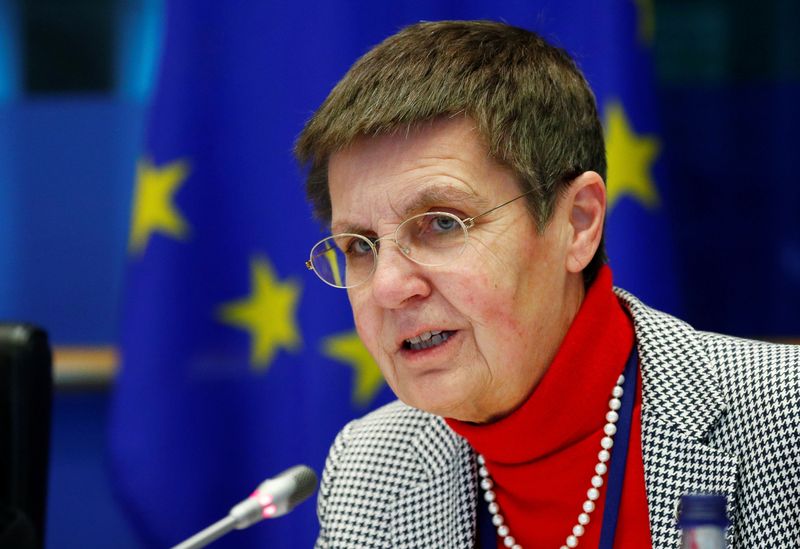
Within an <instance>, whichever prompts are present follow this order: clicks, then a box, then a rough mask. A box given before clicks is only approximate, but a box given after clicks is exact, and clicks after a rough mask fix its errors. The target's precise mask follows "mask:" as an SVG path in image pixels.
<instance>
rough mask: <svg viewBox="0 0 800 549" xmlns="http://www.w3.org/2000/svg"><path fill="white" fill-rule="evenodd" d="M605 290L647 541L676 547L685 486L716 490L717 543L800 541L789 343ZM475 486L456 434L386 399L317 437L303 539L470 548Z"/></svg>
mask: <svg viewBox="0 0 800 549" xmlns="http://www.w3.org/2000/svg"><path fill="white" fill-rule="evenodd" d="M615 291H616V292H617V295H618V296H619V297H620V299H621V300H622V302H623V303H624V304H625V305H626V306H627V308H628V309H629V311H630V313H631V315H632V317H633V320H634V325H635V330H636V337H637V342H638V347H639V357H640V361H641V368H642V386H643V404H642V450H643V458H644V470H645V485H646V489H647V501H648V505H649V513H650V529H651V535H652V540H653V547H654V548H655V549H662V548H677V547H679V545H680V533H679V531H678V529H677V528H676V526H675V515H676V509H677V502H678V500H679V498H680V496H681V495H682V494H686V493H689V492H716V493H724V494H726V495H727V497H728V504H729V515H730V518H731V521H732V526H731V528H730V530H729V532H728V539H729V543H730V545H731V546H735V547H737V548H751V547H752V548H759V549H760V548H773V547H774V548H781V549H783V548H790V547H800V347H797V346H789V345H776V344H769V343H761V342H756V341H750V340H745V339H738V338H733V337H728V336H723V335H718V334H712V333H705V332H698V331H696V330H694V329H693V328H692V327H691V326H689V325H688V324H686V323H684V322H682V321H681V320H678V319H676V318H674V317H671V316H669V315H666V314H664V313H661V312H659V311H655V310H653V309H651V308H649V307H647V306H646V305H644V304H643V303H641V302H640V301H639V300H638V299H636V298H635V297H633V296H632V295H631V294H629V293H627V292H625V291H623V290H615ZM587 481H588V477H587ZM477 499H478V498H477V485H476V469H475V455H474V452H473V451H472V449H471V448H470V447H469V445H468V444H467V443H466V441H464V440H463V439H462V438H461V437H459V436H458V435H456V434H455V433H454V432H453V431H451V430H450V428H449V427H448V426H447V425H446V424H445V422H444V421H443V420H442V419H441V418H440V417H438V416H434V415H431V414H428V413H425V412H422V411H419V410H416V409H414V408H410V407H408V406H406V405H404V404H402V403H400V402H395V403H392V404H389V405H387V406H384V407H383V408H381V409H379V410H376V411H375V412H372V413H371V414H369V415H367V416H365V417H363V418H361V419H358V420H355V421H353V422H351V423H350V424H348V425H347V426H346V427H345V428H344V429H343V430H342V431H341V432H340V433H339V435H338V436H337V438H336V441H335V442H334V444H333V446H332V447H331V450H330V454H329V456H328V460H327V463H326V466H325V472H324V474H323V476H322V487H321V489H320V493H319V500H318V509H317V510H318V514H319V520H320V533H319V538H318V540H317V544H316V547H317V549H323V548H331V549H333V548H335V549H346V548H352V549H366V548H387V547H393V548H408V549H411V548H415V549H418V548H423V549H428V548H437V549H440V548H453V549H455V548H463V549H467V548H472V547H474V546H475V539H476V504H477Z"/></svg>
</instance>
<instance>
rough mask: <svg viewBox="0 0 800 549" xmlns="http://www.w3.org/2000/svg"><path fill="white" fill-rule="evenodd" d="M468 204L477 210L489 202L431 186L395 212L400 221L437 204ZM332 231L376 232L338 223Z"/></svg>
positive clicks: (463, 193) (450, 189) (441, 187)
mask: <svg viewBox="0 0 800 549" xmlns="http://www.w3.org/2000/svg"><path fill="white" fill-rule="evenodd" d="M465 202H468V203H469V204H470V205H471V206H473V207H474V208H477V209H485V208H486V207H488V201H487V200H486V199H485V198H484V197H482V196H478V195H477V194H475V193H473V192H471V191H467V190H463V189H459V188H456V187H452V186H441V185H431V186H430V187H427V188H426V189H423V190H422V191H421V192H419V193H417V194H415V195H414V196H412V197H411V198H409V199H408V201H406V202H405V203H404V204H402V206H401V207H400V208H398V209H396V210H395V212H396V213H397V215H398V217H399V218H400V219H407V218H408V217H410V216H411V215H414V214H415V213H420V212H421V211H422V210H425V209H427V208H430V207H431V206H433V205H435V204H441V205H446V206H451V205H458V204H464V203H465ZM331 231H332V232H333V233H334V234H337V233H355V234H367V233H369V232H374V231H372V229H369V228H367V227H364V226H361V225H356V224H348V223H344V224H340V223H336V224H335V225H332V226H331Z"/></svg>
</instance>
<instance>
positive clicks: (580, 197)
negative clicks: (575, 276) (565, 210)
mask: <svg viewBox="0 0 800 549" xmlns="http://www.w3.org/2000/svg"><path fill="white" fill-rule="evenodd" d="M566 198H567V199H568V200H569V206H570V207H569V222H570V226H571V227H572V235H571V240H570V242H569V246H568V249H567V257H566V261H567V265H566V266H567V270H569V271H570V272H573V273H578V272H581V271H583V269H585V268H586V266H587V265H588V264H589V262H590V261H591V260H592V257H594V254H595V252H596V251H597V248H598V247H599V246H600V240H601V239H602V237H603V223H604V221H605V215H606V186H605V184H604V183H603V178H602V177H600V175H599V174H598V173H597V172H584V173H582V174H581V175H579V176H578V177H577V178H575V180H573V182H572V184H571V185H570V187H569V189H568V191H567V196H566Z"/></svg>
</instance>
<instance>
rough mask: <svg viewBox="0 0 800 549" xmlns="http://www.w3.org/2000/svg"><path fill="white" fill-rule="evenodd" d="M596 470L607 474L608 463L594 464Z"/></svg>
mask: <svg viewBox="0 0 800 549" xmlns="http://www.w3.org/2000/svg"><path fill="white" fill-rule="evenodd" d="M594 472H595V473H597V474H598V475H605V474H606V473H607V472H608V465H606V464H605V463H598V464H597V465H595V466H594Z"/></svg>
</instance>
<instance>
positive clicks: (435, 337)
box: [406, 330, 451, 351]
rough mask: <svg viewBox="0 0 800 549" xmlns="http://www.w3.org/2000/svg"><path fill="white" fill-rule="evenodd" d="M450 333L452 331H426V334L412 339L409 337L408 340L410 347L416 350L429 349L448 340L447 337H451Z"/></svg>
mask: <svg viewBox="0 0 800 549" xmlns="http://www.w3.org/2000/svg"><path fill="white" fill-rule="evenodd" d="M450 335H451V332H443V331H442V330H434V331H432V332H425V333H424V334H420V335H418V336H414V337H412V338H411V339H407V340H406V341H407V342H408V344H409V348H411V349H412V350H414V351H419V350H422V349H429V348H431V347H435V346H436V345H439V344H441V343H442V342H444V341H446V340H447V338H448V337H450Z"/></svg>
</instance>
